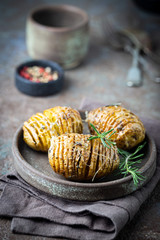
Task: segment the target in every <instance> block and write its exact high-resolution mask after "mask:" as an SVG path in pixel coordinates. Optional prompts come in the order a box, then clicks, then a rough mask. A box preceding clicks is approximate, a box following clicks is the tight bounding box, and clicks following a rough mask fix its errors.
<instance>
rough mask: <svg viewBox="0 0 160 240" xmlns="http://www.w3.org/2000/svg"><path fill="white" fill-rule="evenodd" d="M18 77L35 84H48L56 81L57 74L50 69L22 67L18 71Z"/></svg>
mask: <svg viewBox="0 0 160 240" xmlns="http://www.w3.org/2000/svg"><path fill="white" fill-rule="evenodd" d="M19 74H20V76H21V77H23V78H26V79H28V80H29V81H31V82H36V83H48V82H50V81H55V80H57V79H58V77H59V76H58V72H57V71H53V70H52V69H51V67H39V66H32V67H27V66H24V67H23V68H22V69H21V70H20V73H19Z"/></svg>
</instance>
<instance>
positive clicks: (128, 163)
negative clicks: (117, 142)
mask: <svg viewBox="0 0 160 240" xmlns="http://www.w3.org/2000/svg"><path fill="white" fill-rule="evenodd" d="M145 144H146V142H144V143H143V144H141V145H139V146H138V147H137V148H136V150H135V151H134V152H133V153H130V152H127V151H124V150H123V149H120V148H118V153H119V154H120V156H121V159H120V164H119V170H120V173H121V174H122V175H124V177H126V176H127V175H128V174H131V175H132V178H133V182H134V185H135V186H137V185H138V183H139V181H141V180H143V179H144V176H143V175H142V174H141V173H140V171H139V168H138V167H136V166H135V165H136V164H137V163H141V161H142V157H143V156H144V153H141V154H138V153H139V151H140V150H141V149H142V148H143V147H144V146H145Z"/></svg>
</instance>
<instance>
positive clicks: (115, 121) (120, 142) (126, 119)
mask: <svg viewBox="0 0 160 240" xmlns="http://www.w3.org/2000/svg"><path fill="white" fill-rule="evenodd" d="M87 121H88V126H89V129H90V132H91V134H95V132H94V130H93V128H92V127H91V126H90V123H92V124H93V125H94V126H95V127H96V128H97V130H98V131H99V132H100V133H103V132H107V131H108V130H110V129H112V128H113V129H114V130H115V131H116V133H115V134H113V135H112V137H111V139H112V140H113V141H115V142H116V144H117V147H118V148H122V149H125V150H129V149H131V148H133V147H135V146H136V145H137V144H139V143H140V142H142V141H143V140H144V138H145V128H144V126H143V123H142V122H141V121H140V119H139V118H138V117H137V116H136V115H135V114H133V113H132V112H131V111H129V110H127V109H125V108H123V107H121V106H107V107H100V108H97V109H94V110H92V111H90V112H89V114H88V119H87Z"/></svg>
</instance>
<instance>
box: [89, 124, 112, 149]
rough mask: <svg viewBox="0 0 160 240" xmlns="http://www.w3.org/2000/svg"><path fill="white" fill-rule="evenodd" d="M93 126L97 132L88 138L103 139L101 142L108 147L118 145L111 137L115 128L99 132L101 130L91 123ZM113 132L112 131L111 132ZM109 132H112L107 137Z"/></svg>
mask: <svg viewBox="0 0 160 240" xmlns="http://www.w3.org/2000/svg"><path fill="white" fill-rule="evenodd" d="M90 125H91V127H92V128H93V129H94V131H95V132H96V133H97V135H96V136H91V137H89V138H88V140H92V139H96V138H100V139H101V142H102V143H103V145H104V147H107V148H111V147H112V145H116V143H115V142H113V141H112V140H111V139H110V138H111V136H112V135H113V134H114V133H115V131H114V132H112V131H113V130H114V129H110V130H109V131H107V132H104V133H99V131H98V130H97V129H96V128H95V126H94V125H93V124H92V123H90ZM111 132H112V133H111ZM109 133H111V134H110V135H109V136H108V137H106V135H108V134H109Z"/></svg>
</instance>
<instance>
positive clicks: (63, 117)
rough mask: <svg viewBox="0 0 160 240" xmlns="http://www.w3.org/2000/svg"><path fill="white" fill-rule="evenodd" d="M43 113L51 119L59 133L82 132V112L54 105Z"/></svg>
mask: <svg viewBox="0 0 160 240" xmlns="http://www.w3.org/2000/svg"><path fill="white" fill-rule="evenodd" d="M43 114H44V115H45V116H46V117H48V118H49V119H50V122H51V123H52V126H53V127H54V128H56V131H57V133H58V135H61V134H64V133H74V132H75V133H82V132H83V124H82V119H81V116H80V113H79V112H78V111H77V110H75V109H73V108H70V107H60V106H57V107H54V108H50V109H47V110H45V111H44V112H43Z"/></svg>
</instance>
